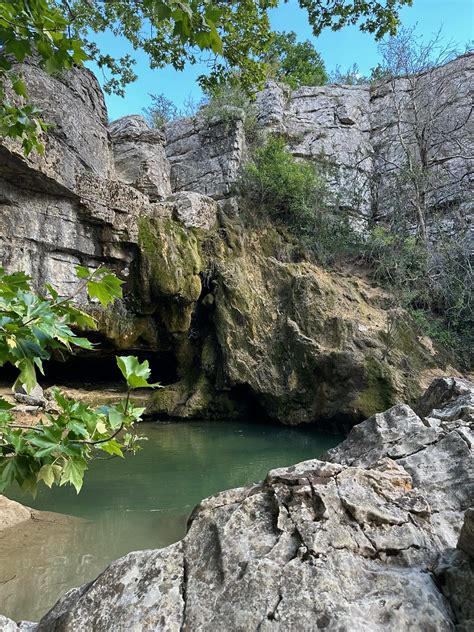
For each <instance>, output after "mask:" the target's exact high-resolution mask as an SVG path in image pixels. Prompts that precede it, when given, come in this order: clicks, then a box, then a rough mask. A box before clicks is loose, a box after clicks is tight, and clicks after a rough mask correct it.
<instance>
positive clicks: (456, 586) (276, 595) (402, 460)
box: [12, 378, 474, 632]
mask: <svg viewBox="0 0 474 632" xmlns="http://www.w3.org/2000/svg"><path fill="white" fill-rule="evenodd" d="M434 392H436V393H437V394H438V395H437V401H438V408H436V409H435V410H430V411H428V412H427V416H424V417H418V416H417V415H416V414H415V412H414V411H413V410H411V409H410V408H409V407H408V406H397V407H394V408H392V409H390V410H388V411H386V412H385V413H382V414H380V415H376V416H375V417H373V418H370V419H368V420H367V421H365V422H363V423H362V424H360V425H359V426H357V427H356V428H355V429H353V430H352V432H351V433H350V435H349V437H348V438H347V440H346V441H344V442H343V443H342V444H341V445H340V446H339V447H338V448H336V449H334V450H331V451H330V452H329V453H328V455H327V459H328V460H327V461H317V460H314V461H305V462H303V463H299V464H297V465H293V466H291V467H288V468H281V469H277V470H272V471H271V472H269V474H268V475H267V477H266V479H265V481H263V482H262V483H258V484H255V485H252V486H250V487H245V488H239V489H235V490H230V491H227V492H222V493H220V494H218V495H216V496H213V497H211V498H208V499H207V500H204V501H202V502H201V504H200V505H199V506H198V507H196V509H195V510H194V512H193V513H192V515H191V518H190V521H189V530H188V533H187V535H186V537H185V538H184V539H183V540H182V541H181V542H178V543H177V544H174V545H172V546H170V547H167V548H165V549H162V550H159V551H138V552H136V553H130V554H129V555H127V556H126V557H124V558H122V559H120V560H118V561H116V562H114V563H113V564H111V565H110V566H109V568H108V569H107V570H105V571H104V573H103V574H102V575H100V576H99V577H98V578H97V579H96V580H95V581H94V582H91V583H90V584H87V585H85V586H82V587H81V588H77V589H73V590H72V591H70V592H69V593H67V594H66V595H65V597H63V599H61V600H60V601H59V602H58V603H57V604H56V606H55V607H54V608H53V609H52V610H51V611H50V612H49V613H48V614H47V615H46V616H45V617H44V618H43V619H42V620H41V621H40V623H39V624H38V627H37V628H36V629H37V631H38V632H42V631H44V632H46V631H50V630H55V631H57V632H60V631H65V632H66V631H67V632H73V631H79V630H92V629H93V630H97V631H99V630H100V631H101V632H105V631H108V630H110V631H112V630H114V631H115V630H123V631H125V630H130V629H140V630H144V631H145V630H147V631H148V630H150V631H151V630H167V631H174V630H176V631H178V630H193V631H200V630H203V631H204V630H209V631H211V630H228V631H229V632H230V631H237V630H242V631H243V630H246V631H247V630H248V631H251V630H281V631H283V630H290V629H291V630H308V631H310V630H319V629H326V630H331V631H336V630H350V631H351V632H352V631H358V630H364V631H369V632H372V631H377V632H378V631H380V632H381V631H382V630H393V631H394V632H399V631H401V630H419V631H420V632H422V631H423V632H424V631H425V630H429V629H433V630H440V631H444V630H446V631H451V630H453V629H454V627H455V626H456V629H457V630H465V631H467V630H470V629H472V625H473V623H474V613H473V610H472V587H473V582H474V558H473V557H472V545H471V543H470V541H469V536H468V534H469V533H471V532H472V510H471V511H469V510H468V507H469V505H470V503H472V500H473V493H472V485H473V483H474V473H473V470H472V464H473V458H472V456H473V455H472V445H473V438H474V437H473V430H474V419H473V416H472V414H468V413H466V412H465V413H464V415H463V416H462V417H460V418H456V419H450V420H449V421H446V419H445V413H446V411H448V410H453V409H454V408H453V407H455V406H459V407H460V408H459V410H460V409H461V408H464V403H463V402H462V401H461V400H462V399H463V398H464V397H465V396H466V395H470V396H471V397H472V396H473V394H474V384H471V383H468V382H466V381H461V380H455V379H443V378H441V379H438V380H437V381H435V382H434V384H433V385H432V387H431V388H430V390H429V391H428V394H427V395H426V396H425V397H424V399H423V400H422V402H421V404H420V407H421V408H423V407H426V405H427V402H428V401H429V399H430V398H431V397H432V396H433V393H434ZM464 411H466V409H465V408H464ZM455 478H456V486H457V487H456V492H455V486H454V480H455ZM435 482H436V485H435V484H434V483H435ZM466 510H468V511H466ZM464 515H465V518H464ZM463 522H464V526H463ZM461 528H462V530H461ZM460 533H461V536H460V537H459V534H460ZM458 538H459V544H458V547H457V548H456V544H457V541H458ZM466 542H467V544H466ZM12 629H14V628H12Z"/></svg>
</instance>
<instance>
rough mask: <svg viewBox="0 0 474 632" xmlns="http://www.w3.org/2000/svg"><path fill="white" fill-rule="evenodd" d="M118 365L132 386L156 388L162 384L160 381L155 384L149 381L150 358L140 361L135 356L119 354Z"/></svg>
mask: <svg viewBox="0 0 474 632" xmlns="http://www.w3.org/2000/svg"><path fill="white" fill-rule="evenodd" d="M117 365H118V368H119V369H120V371H121V372H122V375H123V376H124V378H125V379H126V380H127V384H128V386H129V387H130V388H155V387H157V386H160V384H159V383H158V382H156V383H154V384H150V383H149V382H148V378H149V377H150V374H151V370H150V366H149V364H148V360H145V361H144V362H142V363H140V362H139V361H138V359H137V358H136V357H135V356H118V357H117Z"/></svg>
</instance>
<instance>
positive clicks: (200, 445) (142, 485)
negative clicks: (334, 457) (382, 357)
mask: <svg viewBox="0 0 474 632" xmlns="http://www.w3.org/2000/svg"><path fill="white" fill-rule="evenodd" d="M141 430H142V434H144V435H145V436H146V437H147V438H148V441H146V442H144V444H143V451H142V452H140V453H139V454H138V455H136V456H134V457H129V458H127V459H125V460H122V459H112V460H106V461H100V462H95V463H93V464H92V465H91V467H90V470H89V472H87V474H86V476H87V478H86V484H85V486H84V489H83V490H82V492H81V493H80V494H79V496H76V494H75V492H74V490H73V489H72V488H58V489H54V490H53V491H49V490H46V489H44V490H43V489H42V490H41V492H40V493H39V494H38V497H37V498H36V500H35V501H32V500H31V498H26V497H24V496H21V495H20V494H18V493H12V494H8V495H9V496H10V497H14V498H15V499H16V500H19V501H21V502H24V503H25V504H29V505H30V506H32V507H35V508H37V509H41V510H46V511H52V512H59V513H63V514H69V515H71V516H75V517H77V518H79V520H69V519H65V520H60V521H57V520H56V519H55V517H53V516H52V517H50V520H51V521H50V522H48V523H45V522H34V524H30V523H26V524H24V525H23V526H21V525H20V527H16V528H14V529H10V530H7V531H3V532H0V561H1V564H0V613H2V614H5V615H6V616H9V617H11V618H12V619H15V620H19V619H29V620H38V618H39V617H41V615H42V614H44V612H45V611H46V610H48V609H49V607H51V606H52V605H53V603H54V602H55V600H56V599H57V598H58V597H59V596H60V595H62V594H63V593H64V592H65V591H66V590H68V589H69V588H71V587H73V586H78V585H79V584H82V583H84V582H86V581H89V580H91V579H93V578H94V577H95V576H96V575H97V574H98V573H99V572H100V571H101V570H103V569H104V568H105V566H106V565H107V564H108V563H109V562H110V561H111V560H113V559H116V558H117V557H120V556H121V555H124V554H125V553H128V552H129V551H133V550H136V549H146V548H159V547H162V546H166V545H168V544H170V543H172V542H175V541H176V540H179V539H180V538H181V537H182V536H183V535H184V533H185V528H186V520H187V517H188V515H189V513H190V512H191V510H192V508H193V507H194V506H195V505H196V504H197V503H198V502H199V501H200V500H201V499H202V498H205V497H206V496H209V495H211V494H214V493H216V492H218V491H221V490H223V489H227V488H230V487H238V486H240V485H244V484H247V483H251V482H254V481H257V480H260V479H262V478H263V477H264V476H265V474H266V472H267V471H268V470H269V469H271V468H273V467H279V466H284V465H289V464H291V463H296V462H297V461H302V460H305V459H309V458H316V457H318V456H319V455H321V453H322V452H323V451H324V450H327V449H328V448H330V447H332V446H334V445H336V444H337V443H338V441H339V440H340V437H336V436H330V435H325V434H321V433H316V432H314V431H312V430H310V429H299V428H286V427H281V426H268V425H260V424H244V423H234V422H222V423H221V422H196V421H195V422H188V423H182V422H181V423H170V424H158V423H155V424H153V423H146V424H142V426H141Z"/></svg>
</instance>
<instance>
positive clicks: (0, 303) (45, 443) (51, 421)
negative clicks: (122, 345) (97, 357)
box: [0, 266, 159, 493]
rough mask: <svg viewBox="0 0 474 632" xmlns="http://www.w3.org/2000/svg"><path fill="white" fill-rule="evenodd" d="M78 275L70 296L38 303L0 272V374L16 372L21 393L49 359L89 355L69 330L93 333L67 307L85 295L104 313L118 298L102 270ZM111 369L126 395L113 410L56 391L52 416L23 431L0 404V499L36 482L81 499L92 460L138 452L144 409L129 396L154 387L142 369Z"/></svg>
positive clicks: (20, 276)
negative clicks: (0, 370)
mask: <svg viewBox="0 0 474 632" xmlns="http://www.w3.org/2000/svg"><path fill="white" fill-rule="evenodd" d="M76 274H77V277H78V279H79V280H80V281H81V282H80V283H79V284H78V286H77V289H76V290H75V291H74V293H72V294H71V295H70V296H68V297H61V296H60V295H59V293H58V292H57V291H56V290H55V289H54V288H53V287H51V286H47V294H46V295H45V296H41V295H39V294H37V293H35V292H33V291H32V289H31V287H30V279H29V277H28V276H27V275H25V274H24V273H23V272H17V273H14V274H10V275H7V274H5V272H4V270H3V269H0V366H3V365H4V364H6V363H10V364H12V365H13V366H15V367H16V368H17V369H18V371H19V376H18V378H17V380H16V383H15V384H16V385H24V387H25V388H26V390H27V392H30V391H31V390H32V389H33V388H34V386H35V385H36V384H37V377H36V370H39V371H40V373H44V372H43V361H44V360H48V359H49V358H50V356H51V353H52V352H53V351H55V350H58V349H59V350H64V351H68V352H72V351H73V350H74V348H82V349H89V350H92V349H93V345H92V344H91V343H90V341H89V340H87V338H81V337H79V336H78V335H77V334H76V333H75V332H74V330H73V329H72V327H82V328H88V329H91V328H96V322H95V320H94V319H93V318H92V317H91V316H90V315H89V314H87V313H86V312H85V311H83V310H81V309H79V308H78V307H77V305H75V304H73V302H72V301H73V299H74V298H77V297H78V296H80V294H81V293H82V292H83V291H84V290H86V291H87V294H88V296H89V298H90V299H91V300H94V301H95V300H97V301H99V302H100V303H101V305H102V306H104V307H107V306H108V305H109V304H111V303H112V302H113V301H115V300H116V299H117V298H121V296H122V289H121V284H122V282H121V281H120V280H119V279H118V278H117V277H116V276H115V275H114V274H112V273H111V272H110V270H108V269H107V268H104V267H100V268H97V269H96V270H94V271H90V270H88V269H87V268H85V267H83V266H77V268H76ZM117 364H118V367H119V369H120V371H121V373H122V375H123V377H124V378H125V381H126V384H127V395H126V398H125V399H123V400H122V401H120V402H118V403H117V404H115V405H113V406H102V407H99V408H95V409H94V408H91V407H90V406H88V405H87V404H84V403H83V402H79V401H75V400H73V399H69V398H67V397H66V396H65V395H64V394H63V393H61V391H60V390H59V389H54V390H53V405H52V407H50V410H48V411H47V412H46V413H44V415H42V416H41V417H40V418H39V420H38V422H37V423H36V424H35V425H33V426H28V425H23V424H18V423H15V417H14V414H13V412H12V405H11V404H10V403H9V402H7V401H6V400H5V399H3V398H0V492H3V491H4V490H5V489H7V488H8V487H9V486H10V485H12V484H13V483H17V484H18V485H20V486H21V488H22V489H24V490H29V491H31V492H32V493H35V492H36V488H37V485H38V483H40V482H41V481H42V482H43V483H44V484H46V485H47V486H48V487H51V486H52V485H53V484H57V485H65V484H67V483H68V484H72V485H73V486H74V487H75V488H76V490H77V492H79V490H80V489H81V487H82V483H83V478H84V473H85V471H86V470H87V468H88V462H89V461H90V460H92V459H95V458H98V454H100V453H103V452H105V453H107V454H108V455H110V456H118V457H123V456H124V453H125V452H135V451H136V450H137V449H139V445H138V441H139V440H140V437H139V436H138V435H137V434H136V433H135V432H134V430H133V429H134V425H135V424H136V423H137V422H138V421H140V420H141V417H142V415H143V412H144V409H143V408H139V407H135V406H133V405H131V403H130V396H131V393H132V392H133V390H135V389H136V388H156V387H157V386H159V385H158V384H150V382H149V377H150V367H149V364H148V361H145V362H142V363H140V362H139V361H138V360H137V358H135V357H133V356H124V357H118V358H117Z"/></svg>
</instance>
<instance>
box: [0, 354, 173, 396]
mask: <svg viewBox="0 0 474 632" xmlns="http://www.w3.org/2000/svg"><path fill="white" fill-rule="evenodd" d="M117 355H123V356H125V355H135V356H137V358H138V360H139V361H140V362H143V361H144V360H148V362H149V365H150V369H151V377H150V381H151V382H159V383H160V384H163V385H167V384H172V383H173V382H176V380H177V379H178V374H177V362H176V357H175V355H174V353H173V352H172V351H150V350H137V349H132V350H125V351H124V350H121V351H116V350H110V351H108V352H107V353H104V351H103V350H101V352H100V353H99V352H97V353H81V354H75V355H70V356H67V357H66V358H64V359H62V358H61V359H59V358H52V359H51V360H48V361H47V362H44V363H43V368H44V373H45V375H44V376H43V375H41V374H40V373H39V372H37V377H38V381H39V383H40V384H41V386H43V387H44V388H46V387H49V386H53V385H57V386H69V387H73V388H85V389H100V388H104V387H106V386H107V385H118V384H120V383H124V379H123V376H122V374H121V372H120V370H119V368H118V366H117V362H116V356H117ZM17 376H18V370H17V369H16V368H15V367H14V366H11V365H10V364H8V365H5V366H4V367H2V368H1V369H0V382H1V383H3V384H8V385H11V384H13V383H14V382H15V380H16V378H17Z"/></svg>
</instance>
